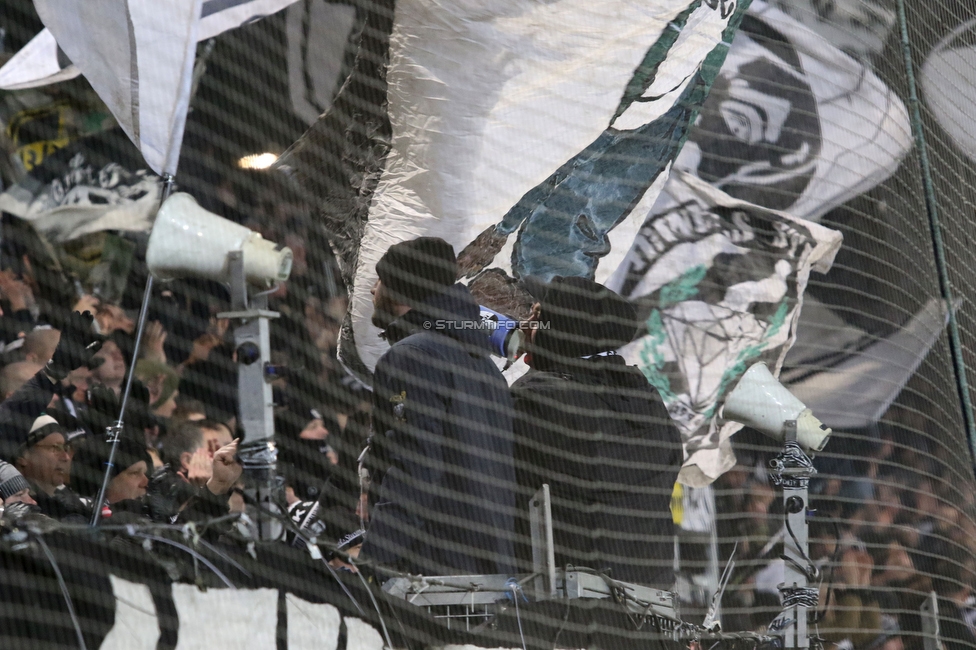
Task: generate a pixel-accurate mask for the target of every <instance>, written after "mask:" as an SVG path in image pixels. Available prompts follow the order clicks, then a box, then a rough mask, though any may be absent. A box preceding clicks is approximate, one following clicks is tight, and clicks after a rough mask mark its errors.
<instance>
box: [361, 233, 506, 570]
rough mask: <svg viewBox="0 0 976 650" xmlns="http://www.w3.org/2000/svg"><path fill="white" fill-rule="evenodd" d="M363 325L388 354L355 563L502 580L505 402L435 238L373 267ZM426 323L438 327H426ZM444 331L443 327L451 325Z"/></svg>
mask: <svg viewBox="0 0 976 650" xmlns="http://www.w3.org/2000/svg"><path fill="white" fill-rule="evenodd" d="M376 273H377V275H378V276H379V279H378V280H377V281H376V284H375V286H374V287H373V309H374V311H373V324H374V325H376V326H377V327H379V328H380V329H381V330H383V332H384V335H385V337H386V339H387V341H389V342H390V343H391V344H392V347H391V348H390V350H389V351H387V353H386V354H384V355H383V357H382V358H381V359H380V360H379V363H377V365H376V370H375V372H374V375H373V389H374V393H373V400H374V401H373V408H374V411H373V417H374V434H373V437H372V440H371V457H370V461H369V466H370V468H371V469H372V471H373V485H374V486H376V488H377V489H378V498H377V499H376V501H375V504H374V505H373V510H372V513H371V518H370V522H371V523H370V528H369V530H368V532H367V534H366V541H365V542H364V545H363V548H362V554H361V556H360V557H361V558H368V559H369V560H371V561H373V562H377V563H379V564H384V565H390V566H393V567H396V568H398V569H401V570H406V571H410V572H411V573H421V574H426V575H439V574H445V573H450V574H485V573H506V574H509V573H512V572H513V571H514V569H515V567H514V561H513V560H514V546H513V534H514V509H515V493H514V483H515V471H514V467H513V463H512V399H511V396H510V395H509V390H508V384H507V382H506V381H505V378H504V377H503V376H502V374H501V372H500V371H499V370H498V368H497V366H496V365H495V363H494V362H493V361H492V360H491V358H490V357H489V354H490V346H489V341H488V338H487V336H486V334H485V332H484V331H483V330H480V329H475V328H472V327H465V324H468V325H470V324H471V323H472V322H476V321H479V320H480V316H479V309H478V305H477V303H475V301H474V299H473V298H472V297H471V294H470V293H469V292H468V289H467V287H465V286H464V285H461V284H455V279H456V277H457V262H456V258H455V255H454V250H453V249H452V248H451V246H450V244H448V243H447V242H445V241H444V240H442V239H437V238H432V237H420V238H417V239H414V240H411V241H406V242H402V243H399V244H395V245H393V246H391V247H390V249H389V250H388V251H387V252H386V254H385V255H384V256H383V257H382V258H381V259H380V261H379V263H378V264H377V265H376ZM437 323H441V324H444V323H447V325H446V326H443V327H436V326H435V325H436V324H437ZM452 325H453V326H452Z"/></svg>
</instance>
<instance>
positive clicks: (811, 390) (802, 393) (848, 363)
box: [780, 298, 949, 430]
mask: <svg viewBox="0 0 976 650" xmlns="http://www.w3.org/2000/svg"><path fill="white" fill-rule="evenodd" d="M948 319H949V310H948V308H947V307H946V305H945V303H944V302H943V301H942V300H940V299H938V298H932V299H930V300H929V301H928V302H927V303H926V304H925V305H924V306H922V308H921V309H919V311H918V312H917V313H916V314H915V315H914V316H912V317H911V318H910V319H909V320H908V322H907V323H905V325H904V326H903V327H901V328H900V329H898V330H896V331H895V332H894V333H892V334H891V335H889V336H887V337H885V338H883V339H877V338H876V337H872V336H871V335H869V334H868V333H867V332H865V331H863V330H860V329H858V328H856V327H853V326H851V325H847V324H845V323H844V322H843V321H842V320H841V319H840V318H839V317H838V316H836V314H834V313H833V312H831V311H830V310H829V309H827V308H826V307H824V306H823V305H821V304H818V303H817V302H816V301H808V302H806V303H805V304H804V305H803V316H802V317H801V318H800V325H799V327H798V329H797V340H796V344H795V345H794V346H793V349H791V350H790V354H789V355H788V356H787V358H786V362H787V364H788V365H789V366H790V368H789V370H784V371H783V374H782V375H780V381H782V382H783V383H784V384H786V385H787V386H788V387H789V389H790V391H791V392H792V393H793V394H794V395H796V396H797V397H798V398H800V401H802V402H803V403H804V404H806V405H807V407H808V408H810V409H812V410H813V412H814V413H816V414H817V417H818V418H819V419H820V420H821V421H822V422H823V423H824V424H826V425H827V426H829V427H832V428H834V429H847V430H850V429H861V428H864V427H868V426H870V425H872V424H874V423H875V422H877V421H878V420H880V419H881V416H883V415H884V414H885V412H886V411H887V410H888V408H889V407H890V406H891V404H892V402H894V401H895V398H897V397H898V395H899V394H900V393H901V391H902V390H903V389H904V388H905V385H906V384H907V383H908V380H909V379H911V378H912V375H914V374H915V371H916V370H918V367H919V365H920V364H921V363H922V361H923V360H924V359H925V357H926V355H928V353H929V350H930V349H931V348H932V346H933V345H935V342H936V341H937V340H938V339H939V336H941V334H942V331H943V330H944V329H945V326H946V323H947V322H948Z"/></svg>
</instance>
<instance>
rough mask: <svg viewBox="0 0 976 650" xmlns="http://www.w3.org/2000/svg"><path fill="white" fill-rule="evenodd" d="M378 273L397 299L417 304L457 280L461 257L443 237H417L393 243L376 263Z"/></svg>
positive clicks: (409, 303)
mask: <svg viewBox="0 0 976 650" xmlns="http://www.w3.org/2000/svg"><path fill="white" fill-rule="evenodd" d="M376 275H377V276H379V278H380V281H381V282H382V283H383V285H384V286H385V287H386V288H387V289H389V290H390V291H392V292H393V293H394V298H397V299H399V300H402V301H403V302H404V303H405V304H408V305H415V304H418V303H422V302H423V301H424V299H425V298H426V297H427V296H429V295H430V294H432V293H437V292H440V291H442V290H444V289H445V288H447V287H449V286H451V285H453V284H454V283H455V281H457V257H456V256H455V255H454V249H453V248H452V247H451V245H450V244H448V243H447V242H446V241H444V240H443V239H441V238H440V237H417V238H416V239H411V240H410V241H405V242H400V243H399V244H394V245H393V246H390V248H389V250H387V251H386V253H385V254H384V255H383V257H381V258H380V261H379V262H377V263H376Z"/></svg>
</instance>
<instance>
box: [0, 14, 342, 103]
mask: <svg viewBox="0 0 976 650" xmlns="http://www.w3.org/2000/svg"><path fill="white" fill-rule="evenodd" d="M293 2H295V0H204V1H203V4H202V5H201V7H200V24H199V26H198V27H197V40H198V41H205V40H207V39H208V38H213V37H214V36H217V35H218V34H222V33H223V32H226V31H227V30H229V29H234V28H235V27H240V26H241V25H243V24H245V23H251V22H254V21H256V20H260V19H261V18H264V17H265V16H269V15H271V14H273V13H275V12H277V11H279V10H281V9H283V8H285V7H287V6H288V5H290V4H292V3H293ZM346 8H348V7H346ZM79 74H81V71H80V70H79V69H78V66H76V65H74V64H72V63H71V62H70V61H68V60H67V58H66V57H65V56H63V53H62V52H59V50H58V43H57V41H56V40H55V39H54V34H52V33H51V30H50V29H48V28H47V27H45V28H44V29H42V30H41V31H40V32H38V34H37V36H35V37H34V38H32V39H31V40H30V42H29V43H28V44H27V45H25V46H24V47H23V48H21V50H20V51H19V52H17V54H15V55H14V56H13V57H12V58H11V59H10V60H9V61H7V62H6V63H5V64H4V65H3V67H2V68H0V90H20V89H23V88H36V87H38V86H47V85H49V84H53V83H57V82H59V81H67V80H68V79H74V78H75V77H77V76H78V75H79Z"/></svg>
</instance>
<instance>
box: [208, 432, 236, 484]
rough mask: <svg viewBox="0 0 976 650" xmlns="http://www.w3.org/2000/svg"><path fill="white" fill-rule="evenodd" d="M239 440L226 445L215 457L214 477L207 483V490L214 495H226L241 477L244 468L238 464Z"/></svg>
mask: <svg viewBox="0 0 976 650" xmlns="http://www.w3.org/2000/svg"><path fill="white" fill-rule="evenodd" d="M237 443H238V440H234V442H232V443H230V444H229V445H224V446H223V447H221V448H220V449H218V450H217V453H215V454H214V456H213V475H212V477H211V478H210V480H209V481H207V489H208V490H210V491H211V492H213V493H214V494H226V493H227V491H228V490H230V489H231V488H232V487H233V486H234V484H235V483H237V479H239V478H240V477H241V472H243V471H244V468H243V467H241V465H240V463H238V462H237Z"/></svg>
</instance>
